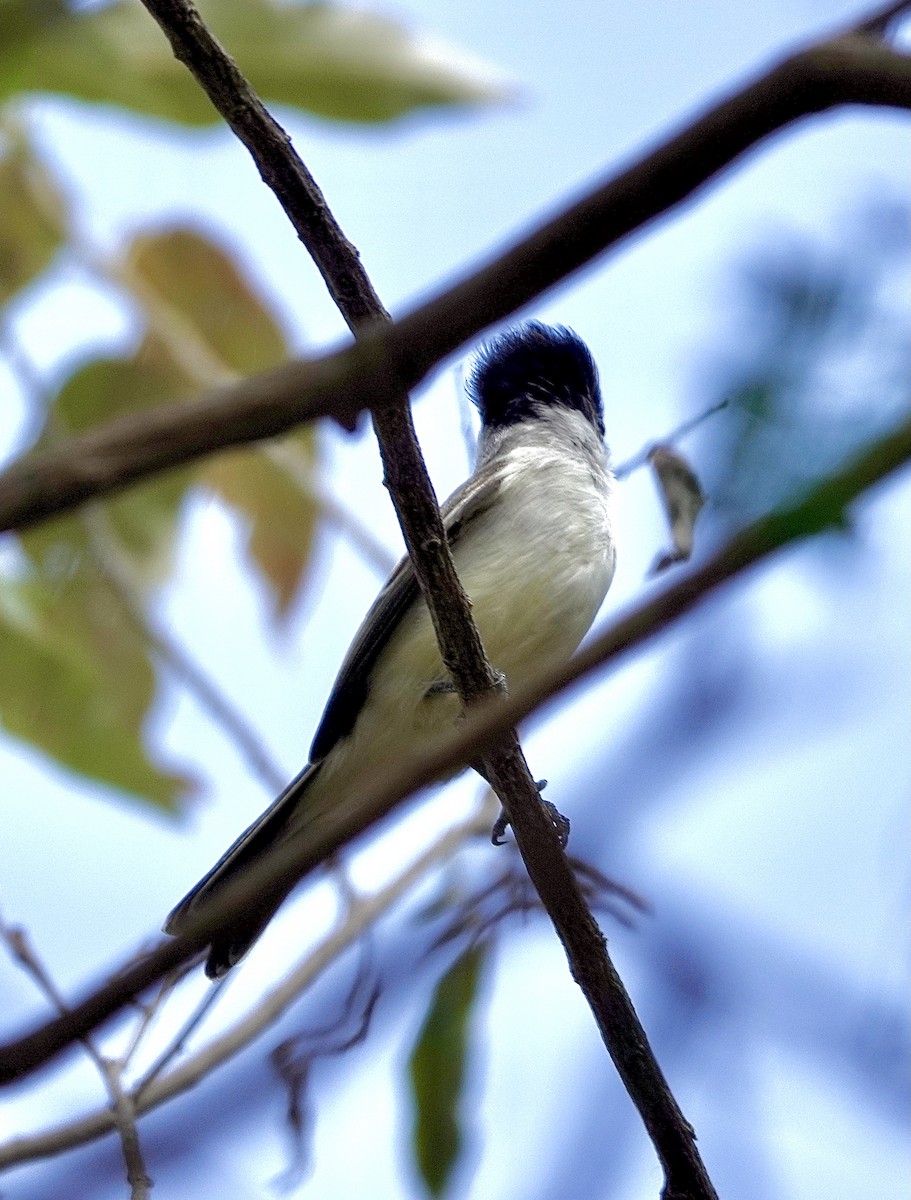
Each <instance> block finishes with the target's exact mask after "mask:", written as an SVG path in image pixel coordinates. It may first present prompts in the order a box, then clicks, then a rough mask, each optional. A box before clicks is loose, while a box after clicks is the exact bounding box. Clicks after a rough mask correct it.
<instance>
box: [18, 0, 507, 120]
mask: <svg viewBox="0 0 911 1200" xmlns="http://www.w3.org/2000/svg"><path fill="white" fill-rule="evenodd" d="M199 7H200V10H201V12H202V15H203V18H204V19H205V20H206V21H207V22H210V23H211V27H212V29H213V31H214V32H215V33H216V35H217V36H218V37H219V39H220V40H221V41H222V42H223V44H224V45H225V46H226V47H227V48H228V50H229V52H230V53H231V54H232V55H234V56H235V57H236V59H237V61H238V64H239V66H240V67H241V69H242V70H243V71H244V72H245V73H247V74H248V76H249V78H250V80H251V82H252V83H253V85H254V87H255V88H256V89H257V90H258V91H259V93H260V94H261V95H262V96H263V97H264V98H265V99H267V100H270V101H279V102H281V103H285V104H292V105H295V106H296V107H300V108H307V109H310V110H311V111H312V112H316V113H319V114H320V115H322V116H326V117H334V118H337V119H341V120H347V121H386V120H391V119H392V118H394V117H398V116H401V115H402V114H403V113H406V112H410V111H412V110H413V109H416V108H422V107H426V106H429V105H446V106H452V105H477V104H489V103H492V102H495V101H499V100H502V99H503V98H504V96H505V94H506V93H505V90H504V88H503V86H502V84H501V83H500V82H498V80H497V78H496V76H495V73H494V72H493V71H492V70H491V69H490V68H489V67H487V66H485V65H483V64H481V63H478V62H474V61H471V60H470V59H468V58H467V57H466V56H465V55H462V54H460V53H458V52H457V51H455V50H454V49H452V48H451V47H448V46H445V45H443V44H441V43H438V42H435V41H432V40H431V39H429V38H427V37H424V36H421V35H419V34H413V33H411V32H410V31H409V30H408V29H406V28H405V27H404V26H403V25H401V24H400V23H398V22H396V21H393V20H391V19H390V18H387V17H383V16H379V15H376V14H371V13H366V12H361V11H359V10H357V9H355V8H347V7H344V6H342V5H335V4H319V3H316V4H288V3H285V4H277V3H273V2H272V0H207V2H203V3H200V5H199ZM0 14H2V15H0V101H2V100H3V99H5V98H6V97H8V96H10V95H12V94H14V93H16V92H23V91H50V92H66V93H69V94H71V95H73V96H78V97H80V98H82V99H84V100H90V101H101V102H104V103H108V104H117V105H120V106H122V107H124V108H128V109H131V110H132V111H134V112H140V113H144V114H147V115H149V116H156V117H164V118H166V119H168V120H173V121H181V122H184V123H186V124H190V125H211V124H214V123H215V122H216V121H217V120H219V119H220V118H218V117H217V115H216V113H215V110H214V109H213V108H212V105H211V103H210V102H209V100H208V98H207V97H206V96H205V94H204V93H203V91H202V89H201V88H200V87H199V86H198V85H197V84H196V82H195V80H194V79H193V78H192V76H191V75H190V74H189V72H188V71H187V70H186V68H184V67H183V66H182V65H181V64H180V63H178V62H177V61H176V59H175V58H174V56H173V54H172V52H171V47H170V45H169V44H168V42H167V39H166V38H165V37H164V35H163V34H162V32H161V30H160V29H159V28H158V27H157V26H156V24H155V22H154V21H153V20H152V18H151V17H150V16H149V14H148V13H147V12H146V11H145V10H144V9H143V8H142V6H141V5H140V4H137V3H135V2H134V0H120V2H118V3H115V4H111V5H108V6H106V7H103V8H93V9H92V10H90V11H88V12H83V13H81V14H77V13H73V12H70V11H69V9H68V7H67V5H66V4H64V3H63V2H62V0H3V4H2V5H0Z"/></svg>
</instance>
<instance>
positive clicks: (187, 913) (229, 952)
mask: <svg viewBox="0 0 911 1200" xmlns="http://www.w3.org/2000/svg"><path fill="white" fill-rule="evenodd" d="M318 771H319V763H317V764H311V765H310V766H308V767H305V768H304V769H303V771H301V773H300V774H299V775H298V776H297V777H296V778H295V779H292V781H291V782H290V783H289V784H288V786H287V787H286V788H285V790H284V791H283V792H282V794H281V795H280V796H279V797H278V799H277V800H276V801H275V802H274V803H273V804H271V805H270V806H269V807H268V808H267V809H266V811H265V812H264V813H263V814H262V815H261V816H260V817H257V819H256V820H255V821H254V822H253V824H252V825H251V826H250V828H249V829H247V830H245V831H244V832H243V833H242V834H241V835H240V837H239V838H238V839H237V841H236V842H235V843H234V844H233V845H232V846H230V847H229V848H228V850H226V851H225V853H224V854H223V855H222V856H221V858H220V859H219V860H218V862H217V863H216V864H215V866H214V867H213V868H212V870H211V871H209V872H208V874H206V875H204V876H203V877H202V879H200V881H199V883H197V884H196V886H195V887H194V888H192V889H191V890H190V891H189V892H187V894H186V896H184V898H183V899H182V900H181V901H180V903H179V904H178V905H177V906H176V907H175V908H174V909H173V910H172V911H171V912H170V913H169V914H168V918H167V920H166V921H165V924H164V931H165V933H170V934H174V935H175V936H176V935H179V934H180V933H182V932H183V929H184V928H185V926H186V923H187V921H188V920H189V919H190V917H191V916H192V915H193V914H194V913H195V912H196V911H197V909H198V908H199V907H200V905H202V904H205V903H206V902H207V901H208V900H209V899H210V898H211V897H212V896H213V895H214V894H215V893H216V892H218V891H219V890H220V889H221V888H222V887H224V885H225V884H226V883H228V882H230V881H231V880H232V879H234V878H235V877H236V876H237V875H238V874H239V873H240V872H242V871H245V870H246V869H247V868H248V867H250V866H251V865H252V864H253V863H255V862H258V861H259V860H260V859H261V858H262V857H263V856H264V855H265V854H266V853H268V851H269V850H271V849H272V847H273V846H274V845H275V844H276V843H277V842H279V841H281V839H282V838H283V837H284V835H285V834H286V833H287V832H288V829H289V826H290V822H291V818H292V816H293V815H294V814H295V813H297V812H298V806H299V805H300V804H301V803H302V802H303V803H306V801H305V800H304V794H305V792H306V791H307V789H308V788H309V786H310V784H311V783H312V782H313V779H314V777H315V776H316V774H317V772H318ZM296 882H297V881H296V880H294V879H292V880H291V882H290V883H284V884H282V885H281V887H280V888H278V889H274V890H273V891H270V892H266V893H264V894H263V895H262V896H261V897H258V898H257V900H256V903H255V904H253V905H251V906H250V907H249V908H248V909H247V910H246V911H245V912H244V913H243V915H242V917H241V918H239V919H238V920H236V921H234V922H232V924H231V925H230V926H226V927H225V928H224V929H222V930H219V932H218V933H217V934H216V935H215V937H214V938H213V939H212V944H211V946H210V947H209V957H208V958H207V959H206V974H207V975H208V976H209V978H210V979H218V978H220V977H221V976H222V975H226V974H227V972H228V971H230V969H231V968H232V967H233V966H234V964H235V963H237V962H239V960H240V959H241V958H243V956H244V955H245V954H246V953H247V951H248V950H249V949H250V947H251V946H252V945H253V943H254V942H255V941H256V939H257V938H258V937H259V935H260V934H261V933H262V931H263V930H264V929H265V928H266V926H267V925H268V924H269V922H270V921H271V920H272V918H273V916H274V915H275V913H276V912H277V911H278V909H279V907H280V906H281V905H282V904H283V903H284V901H285V899H286V897H287V896H288V893H289V892H290V891H291V890H292V888H293V887H294V885H295V883H296Z"/></svg>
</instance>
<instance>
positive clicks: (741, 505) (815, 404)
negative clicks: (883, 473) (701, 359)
mask: <svg viewBox="0 0 911 1200" xmlns="http://www.w3.org/2000/svg"><path fill="white" fill-rule="evenodd" d="M908 228H909V214H908V211H907V210H906V209H905V208H904V207H902V206H900V205H894V206H881V207H878V208H875V209H870V210H868V211H866V212H862V213H858V214H857V215H855V217H854V218H853V219H852V221H851V222H850V225H849V228H848V230H847V231H846V236H845V237H844V239H843V241H842V242H841V244H840V245H838V246H835V247H824V246H822V245H818V244H813V243H812V242H810V241H808V240H802V239H798V238H797V237H795V236H793V235H786V236H784V237H781V238H779V239H778V240H777V242H776V244H775V245H774V246H769V247H767V248H764V249H763V250H762V252H761V254H757V255H756V256H755V257H754V259H753V261H752V262H750V263H748V264H747V265H746V267H745V269H744V271H743V274H742V276H741V284H740V297H739V304H738V306H737V307H738V308H739V312H740V314H741V315H740V316H739V318H738V319H737V326H738V327H737V328H735V329H734V330H733V331H732V332H731V335H730V337H729V344H730V345H732V346H735V347H736V348H737V349H736V351H735V354H734V355H733V356H731V355H725V356H724V357H722V358H720V359H719V361H717V363H716V365H715V366H714V367H713V369H712V375H713V376H714V380H713V382H712V383H711V384H710V385H709V386H710V388H712V389H713V390H717V395H719V396H721V397H726V398H727V399H728V400H729V408H728V410H727V411H726V412H725V414H724V415H723V416H722V417H720V418H719V419H718V420H716V421H714V422H713V423H712V426H711V432H712V437H711V439H710V448H709V451H708V453H706V454H705V456H704V457H705V460H706V462H707V464H708V468H707V470H708V475H707V477H706V480H705V482H706V484H707V491H708V492H709V495H710V497H711V505H710V507H709V510H707V513H706V518H707V519H708V520H714V522H715V525H716V529H718V530H719V532H720V531H721V530H723V531H727V532H729V531H730V530H731V529H733V528H738V527H739V526H741V525H743V524H745V523H746V522H747V521H751V520H754V519H755V518H756V517H758V516H760V515H761V514H762V513H765V512H768V511H769V510H770V509H772V508H775V507H778V506H779V505H781V504H783V503H784V502H786V501H788V500H792V499H794V497H795V495H796V494H797V493H799V492H802V491H804V490H806V489H807V488H808V486H809V485H811V484H812V483H814V482H815V481H817V480H819V479H820V478H822V476H824V475H825V474H826V473H827V472H829V471H830V470H832V469H833V468H834V467H835V466H836V465H837V464H838V463H840V462H842V461H843V460H844V459H845V458H847V457H849V456H850V455H851V453H852V452H853V451H855V450H857V449H859V448H860V447H861V446H863V445H864V444H866V443H867V442H868V441H869V440H870V439H872V438H873V437H874V436H875V435H876V434H877V433H878V432H881V431H883V430H884V429H885V427H886V426H888V425H889V424H891V423H892V422H893V421H894V420H895V419H897V417H898V416H899V414H901V413H903V412H904V411H906V410H907V405H908V400H909V394H908V385H907V380H908V377H909V370H908V368H909V365H911V343H909V338H908V331H907V329H906V327H905V325H904V323H903V322H902V320H901V319H900V318H899V317H898V316H897V315H895V313H894V306H893V305H892V304H891V303H890V301H889V293H890V289H891V288H892V287H893V286H894V284H895V282H896V276H898V275H899V273H904V271H905V264H906V262H907V256H908ZM702 400H704V397H702V398H701V401H700V402H702Z"/></svg>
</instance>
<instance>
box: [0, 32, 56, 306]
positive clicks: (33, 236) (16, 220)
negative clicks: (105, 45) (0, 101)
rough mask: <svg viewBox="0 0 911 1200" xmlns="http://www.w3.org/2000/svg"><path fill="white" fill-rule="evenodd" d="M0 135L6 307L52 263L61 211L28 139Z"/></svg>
mask: <svg viewBox="0 0 911 1200" xmlns="http://www.w3.org/2000/svg"><path fill="white" fill-rule="evenodd" d="M0 37H2V33H0ZM0 134H2V136H0V304H5V303H6V302H7V300H9V298H10V297H11V296H12V295H14V294H15V293H16V292H17V291H18V290H19V289H20V288H22V287H25V285H26V284H27V283H30V282H31V280H32V279H34V278H35V277H36V276H37V275H40V274H41V272H42V271H43V270H44V269H45V267H47V266H48V265H49V264H50V263H51V261H52V260H53V258H54V255H55V254H56V253H57V251H58V249H59V248H60V246H61V244H62V242H63V234H62V229H61V226H62V223H63V211H62V201H61V198H60V196H59V195H58V193H57V190H56V188H55V187H54V184H53V181H52V180H51V179H50V177H49V176H48V174H47V172H46V171H45V170H44V168H43V167H42V165H41V164H40V163H39V162H38V160H37V159H36V158H35V156H34V154H33V153H32V150H31V147H30V146H29V143H28V141H27V139H26V138H25V137H23V136H22V135H21V133H19V132H18V131H17V130H15V129H14V128H9V129H3V128H2V126H0Z"/></svg>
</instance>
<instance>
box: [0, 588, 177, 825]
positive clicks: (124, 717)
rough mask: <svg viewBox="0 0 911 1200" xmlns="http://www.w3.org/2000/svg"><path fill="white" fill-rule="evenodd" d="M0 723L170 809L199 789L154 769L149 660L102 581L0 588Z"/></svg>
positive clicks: (72, 765)
mask: <svg viewBox="0 0 911 1200" xmlns="http://www.w3.org/2000/svg"><path fill="white" fill-rule="evenodd" d="M0 662H2V664H3V669H2V671H0V718H2V722H3V725H4V727H5V728H6V729H7V730H8V731H9V732H10V733H11V734H13V735H14V736H16V737H19V738H22V739H23V740H25V741H28V742H30V743H31V744H32V745H34V746H37V747H39V749H41V750H44V751H45V752H46V753H47V754H50V755H51V756H52V757H53V758H54V759H56V760H57V762H59V763H61V764H62V765H63V766H65V767H68V768H69V769H70V770H73V771H77V772H78V773H80V774H82V775H86V776H89V777H90V778H94V779H98V780H100V781H102V782H103V783H106V784H108V785H110V786H111V787H114V788H117V789H119V790H121V791H125V792H128V793H131V794H133V795H135V796H140V797H142V798H143V799H147V800H151V801H152V802H153V803H154V804H156V805H158V806H159V807H162V808H168V809H174V808H176V807H177V805H178V803H179V802H180V800H181V799H183V798H184V797H185V796H186V795H187V793H188V792H189V791H191V790H193V789H194V788H195V787H196V786H197V781H196V780H195V779H193V778H192V777H190V776H188V775H186V774H182V773H180V772H177V771H174V770H171V769H169V768H168V767H166V766H159V765H158V764H156V763H153V762H152V761H151V760H150V758H149V755H148V753H147V750H146V747H145V744H144V740H143V736H142V725H143V723H144V721H145V719H146V718H147V716H148V710H149V706H150V704H151V701H152V698H153V694H154V674H153V671H152V666H151V663H150V661H149V658H148V654H147V652H146V651H145V648H144V647H143V646H142V643H141V641H140V639H139V637H138V635H137V634H136V632H135V631H134V630H133V629H131V628H130V627H129V626H128V625H127V624H126V623H125V620H124V617H123V614H122V612H121V611H120V610H119V607H118V605H117V603H116V601H115V600H114V599H113V598H112V597H111V596H110V595H109V594H106V593H105V590H104V588H103V586H102V585H101V584H100V583H99V581H98V580H97V579H95V578H93V577H92V576H91V574H85V573H83V572H81V571H77V572H76V573H75V574H74V575H72V576H71V577H70V578H69V579H66V580H63V581H61V583H60V585H59V587H57V588H50V587H48V586H47V585H36V584H34V583H33V582H31V581H24V582H12V581H4V582H2V583H0Z"/></svg>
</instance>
